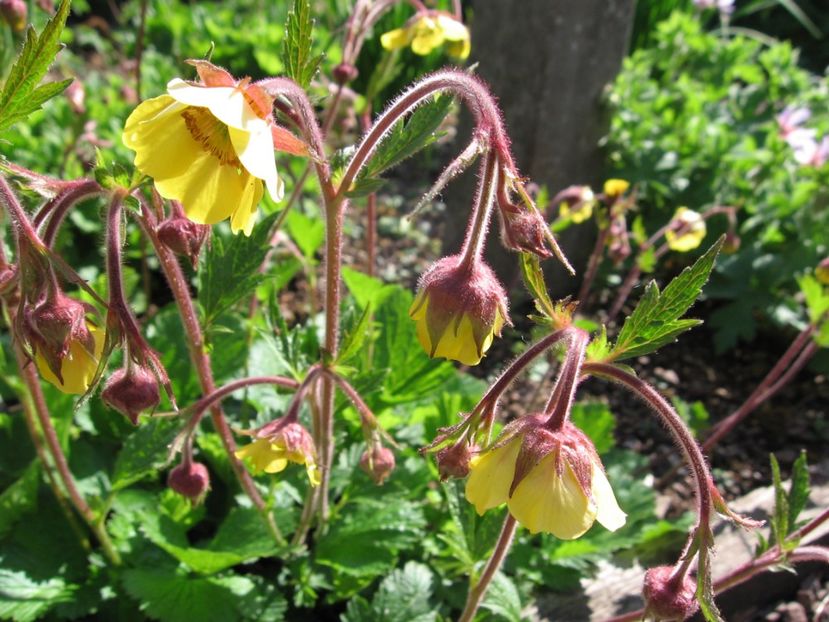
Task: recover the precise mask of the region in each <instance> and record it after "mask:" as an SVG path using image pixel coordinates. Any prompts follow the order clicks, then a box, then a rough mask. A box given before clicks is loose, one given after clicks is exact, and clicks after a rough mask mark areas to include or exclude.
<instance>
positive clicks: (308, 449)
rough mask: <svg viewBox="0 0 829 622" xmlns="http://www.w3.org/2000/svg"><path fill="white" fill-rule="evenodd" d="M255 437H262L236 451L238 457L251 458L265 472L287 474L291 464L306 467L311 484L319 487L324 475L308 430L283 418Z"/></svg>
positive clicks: (257, 469) (258, 468)
mask: <svg viewBox="0 0 829 622" xmlns="http://www.w3.org/2000/svg"><path fill="white" fill-rule="evenodd" d="M256 435H257V437H259V438H257V439H256V440H255V441H253V442H252V443H250V444H248V445H245V446H244V447H242V448H241V449H239V450H237V451H236V457H237V458H239V459H240V460H244V459H245V458H250V461H251V464H252V466H253V468H254V470H255V471H264V472H265V473H279V472H281V471H284V470H285V467H287V466H288V463H289V462H293V463H295V464H304V465H305V471H306V473H307V474H308V480H309V481H310V482H311V485H312V486H319V484H320V481H321V475H322V474H321V472H320V468H319V466H318V465H317V458H316V451H315V450H314V442H313V440H312V439H311V435H310V434H308V431H307V430H306V429H305V428H303V427H302V426H301V425H299V424H298V423H290V422H285V420H284V419H282V420H277V421H275V422H272V423H270V424H268V425H266V426H264V427H263V428H262V429H260V430H259V431H258V432H257V433H256Z"/></svg>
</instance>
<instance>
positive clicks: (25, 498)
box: [0, 460, 40, 536]
mask: <svg viewBox="0 0 829 622" xmlns="http://www.w3.org/2000/svg"><path fill="white" fill-rule="evenodd" d="M39 484H40V463H39V462H38V461H37V460H35V461H34V462H32V463H31V464H30V465H29V466H28V467H27V468H26V470H25V471H24V472H23V475H21V476H20V478H18V479H17V481H15V482H13V483H12V484H10V485H9V486H8V487H7V488H6V489H5V490H4V491H3V493H2V494H0V536H4V535H5V534H6V532H8V530H9V529H11V527H12V525H13V524H14V523H15V521H17V519H18V518H20V516H22V515H23V514H24V513H26V512H28V511H29V510H34V509H35V507H36V505H37V489H38V485H39Z"/></svg>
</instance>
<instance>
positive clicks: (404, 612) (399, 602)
mask: <svg viewBox="0 0 829 622" xmlns="http://www.w3.org/2000/svg"><path fill="white" fill-rule="evenodd" d="M432 581H433V579H432V571H431V570H429V568H428V567H427V566H424V565H423V564H420V563H417V562H408V563H407V564H406V565H405V566H404V567H403V568H402V569H401V570H395V571H394V572H392V573H391V574H390V575H389V576H388V577H386V578H385V579H384V580H383V582H382V583H381V584H380V587H379V588H378V590H377V593H376V594H375V595H374V598H373V599H372V601H371V604H370V605H369V604H368V603H366V601H365V600H362V599H360V600H357V599H355V600H353V601H351V602H349V603H348V608H347V609H346V613H345V615H344V616H343V618H342V619H343V621H344V622H434V621H435V620H437V612H435V611H434V607H433V605H432V604H431V603H430V600H431V598H432Z"/></svg>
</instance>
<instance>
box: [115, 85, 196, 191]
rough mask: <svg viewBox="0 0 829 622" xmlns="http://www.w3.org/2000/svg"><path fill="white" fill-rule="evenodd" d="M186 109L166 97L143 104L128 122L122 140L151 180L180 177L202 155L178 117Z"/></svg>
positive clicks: (180, 117) (182, 120)
mask: <svg viewBox="0 0 829 622" xmlns="http://www.w3.org/2000/svg"><path fill="white" fill-rule="evenodd" d="M185 108H186V106H184V105H183V104H179V103H178V102H176V101H175V100H174V99H173V98H172V97H170V96H169V95H161V96H160V97H155V98H153V99H148V100H147V101H145V102H142V103H141V104H140V105H139V106H138V107H137V108H136V109H135V110H133V111H132V114H130V116H129V117H128V118H127V122H126V125H125V126H124V132H123V134H122V137H121V139H122V140H123V142H124V145H126V146H127V147H129V148H130V149H132V150H133V151H135V152H136V153H135V160H134V162H135V166H136V168H138V170H140V171H141V172H142V173H144V174H145V175H149V176H150V177H153V178H155V177H176V176H178V175H181V174H183V173H184V172H185V171H186V170H187V168H188V167H189V166H190V163H191V162H192V161H193V159H194V158H195V157H197V155H198V154H199V153H200V152H201V151H202V148H201V146H200V145H199V143H197V142H196V141H195V140H194V139H193V137H192V136H191V135H190V132H189V131H188V130H187V126H186V125H185V123H184V118H183V117H182V116H181V113H182V111H184V109H185Z"/></svg>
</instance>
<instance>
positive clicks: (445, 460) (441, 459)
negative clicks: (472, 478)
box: [435, 441, 472, 481]
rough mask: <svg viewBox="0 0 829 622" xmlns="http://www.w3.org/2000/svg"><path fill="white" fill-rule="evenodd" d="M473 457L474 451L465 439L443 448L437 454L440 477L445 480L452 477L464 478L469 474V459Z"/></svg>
mask: <svg viewBox="0 0 829 622" xmlns="http://www.w3.org/2000/svg"><path fill="white" fill-rule="evenodd" d="M471 459H472V451H471V449H470V447H469V445H468V444H467V443H466V442H465V441H461V442H459V443H455V444H454V445H450V446H449V447H445V448H444V449H441V450H440V451H439V452H438V453H437V454H436V455H435V462H437V465H438V472H439V473H440V479H441V480H444V481H445V480H447V479H449V478H450V477H452V478H457V479H463V478H464V477H466V476H467V475H469V461H470V460H471Z"/></svg>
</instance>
